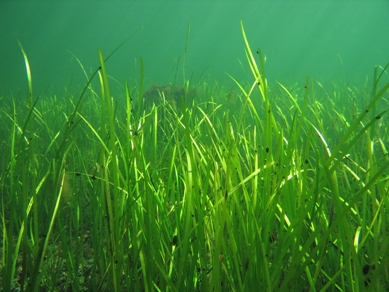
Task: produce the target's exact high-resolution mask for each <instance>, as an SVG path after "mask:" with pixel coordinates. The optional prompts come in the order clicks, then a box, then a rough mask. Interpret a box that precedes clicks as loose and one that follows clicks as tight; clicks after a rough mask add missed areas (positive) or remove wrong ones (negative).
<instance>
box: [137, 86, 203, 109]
mask: <svg viewBox="0 0 389 292" xmlns="http://www.w3.org/2000/svg"><path fill="white" fill-rule="evenodd" d="M196 97H197V90H196V89H194V88H190V87H186V86H183V87H178V86H174V85H157V84H153V85H152V86H151V87H150V88H149V89H148V90H146V91H145V92H144V93H143V98H144V102H145V105H151V104H153V103H154V104H156V105H159V104H162V102H163V101H164V99H165V100H166V101H167V102H168V103H169V104H170V105H172V107H174V108H175V107H176V106H180V105H181V101H182V100H183V101H185V103H186V105H188V102H191V101H192V100H193V99H195V98H196Z"/></svg>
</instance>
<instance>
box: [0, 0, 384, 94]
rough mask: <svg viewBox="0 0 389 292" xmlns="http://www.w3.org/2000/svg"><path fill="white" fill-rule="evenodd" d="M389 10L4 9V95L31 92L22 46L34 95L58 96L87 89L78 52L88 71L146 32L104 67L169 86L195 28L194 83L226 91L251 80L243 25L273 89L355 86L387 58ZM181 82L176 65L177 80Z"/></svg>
mask: <svg viewBox="0 0 389 292" xmlns="http://www.w3.org/2000/svg"><path fill="white" fill-rule="evenodd" d="M388 11H389V3H388V1H358V0H356V1H97V2H95V1H56V2H55V3H53V2H51V1H27V2H26V1H1V2H0V39H1V46H0V64H1V66H0V80H1V83H0V93H2V94H6V93H9V92H10V91H12V92H13V93H17V92H19V91H20V90H24V89H25V86H24V80H25V78H24V77H25V74H24V70H23V68H24V67H23V60H22V57H21V54H20V50H19V47H18V43H17V40H19V41H20V42H21V43H22V45H23V46H24V47H25V50H26V52H27V54H28V56H29V58H30V62H31V67H32V71H33V78H34V86H35V89H36V93H45V92H49V93H56V94H59V93H62V92H64V91H65V88H66V90H70V91H74V90H78V89H80V87H82V86H83V85H84V82H85V77H84V76H83V73H82V71H81V69H80V66H79V64H78V63H77V62H76V61H75V59H74V58H73V56H72V54H74V55H75V56H76V57H77V58H79V60H80V61H81V62H82V64H83V66H84V67H85V69H86V70H87V72H90V71H91V70H92V69H95V68H96V66H97V65H98V59H97V48H99V47H101V48H102V49H103V51H104V52H105V53H106V54H108V52H110V51H112V50H113V49H114V48H116V46H117V45H118V44H120V43H121V42H122V41H123V40H124V39H125V38H126V37H127V36H129V35H130V34H131V33H132V32H133V31H134V30H136V29H137V28H138V27H140V26H142V27H143V29H142V30H141V31H140V32H139V33H138V34H137V35H136V36H134V38H133V39H132V40H131V41H130V42H129V43H128V44H127V45H126V46H125V47H124V48H123V49H122V50H120V51H119V52H117V53H116V54H115V56H114V57H113V58H112V59H111V60H110V62H109V64H108V66H109V69H110V75H111V76H113V77H114V78H116V79H117V80H118V81H119V83H120V84H123V83H124V81H125V80H129V81H130V83H131V82H135V78H136V76H137V73H138V66H139V58H144V60H145V72H146V84H147V85H151V84H153V83H157V84H167V83H169V82H172V80H173V79H174V76H175V71H176V67H177V65H179V66H181V65H182V62H183V58H184V47H185V38H186V34H187V28H188V25H189V24H190V25H191V32H190V36H189V41H188V48H187V58H186V71H187V73H186V74H187V77H188V78H189V77H191V76H192V80H193V81H195V82H198V81H201V80H202V78H204V77H210V78H212V79H214V80H218V81H221V80H222V81H223V82H224V83H227V84H228V83H229V82H230V80H229V79H228V78H227V77H226V75H225V72H227V73H229V74H231V75H233V76H236V78H239V79H240V80H239V81H243V80H247V78H250V72H249V71H248V70H247V68H246V67H245V66H243V67H244V68H242V65H241V63H240V62H243V63H244V62H245V57H244V51H243V49H242V46H241V44H242V37H241V34H240V29H239V21H240V20H243V21H244V23H245V26H246V30H247V33H248V35H249V36H250V43H251V46H252V47H253V48H257V47H260V48H261V49H262V51H263V53H264V54H265V55H266V57H267V71H268V78H269V80H270V81H275V80H277V81H282V82H286V81H293V82H301V83H304V79H305V77H306V76H311V77H313V78H316V79H318V80H320V81H321V82H330V81H342V82H348V83H349V84H356V83H358V82H361V81H363V80H364V79H365V78H366V76H367V75H369V76H371V74H372V68H373V67H374V66H376V65H381V66H384V65H385V64H386V62H387V60H388V58H389V53H388V52H389V37H388V34H387V27H389V19H388V17H387V13H388ZM70 52H71V53H72V54H71V53H70ZM136 60H137V61H138V63H137V65H135V62H136ZM178 63H179V64H178ZM192 74H193V75H192ZM182 78H183V76H182V68H181V67H180V69H179V71H178V76H177V80H178V81H179V82H181V83H182V82H183V80H182ZM115 90H119V91H120V86H117V87H116V88H115Z"/></svg>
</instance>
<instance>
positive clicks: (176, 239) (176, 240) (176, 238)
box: [172, 235, 178, 246]
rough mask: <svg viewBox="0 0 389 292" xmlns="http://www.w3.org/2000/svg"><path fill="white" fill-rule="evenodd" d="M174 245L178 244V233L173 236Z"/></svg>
mask: <svg viewBox="0 0 389 292" xmlns="http://www.w3.org/2000/svg"><path fill="white" fill-rule="evenodd" d="M172 245H173V246H177V245H178V236H177V235H174V236H173V239H172Z"/></svg>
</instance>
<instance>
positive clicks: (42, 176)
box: [0, 24, 389, 291]
mask: <svg viewBox="0 0 389 292" xmlns="http://www.w3.org/2000/svg"><path fill="white" fill-rule="evenodd" d="M241 30H242V36H243V41H242V48H244V50H245V53H246V61H247V63H246V65H245V66H247V67H248V68H249V69H250V70H251V72H252V78H251V79H250V80H247V82H246V83H242V82H240V81H237V79H235V77H234V76H230V81H231V83H232V84H234V86H235V88H236V90H234V91H233V92H231V91H230V89H227V88H226V87H224V86H223V85H221V84H219V83H217V82H215V81H212V80H208V79H204V80H203V81H201V82H199V83H193V82H190V81H189V80H186V81H185V83H184V84H183V85H182V86H180V87H179V86H177V85H175V86H164V87H162V86H161V87H157V86H154V87H153V88H152V89H150V90H149V91H148V94H144V93H145V92H147V88H146V86H145V84H144V83H145V82H144V78H145V77H144V70H143V63H142V62H140V65H139V69H140V70H139V71H140V72H139V76H138V77H137V78H138V83H137V84H136V85H135V86H130V85H129V84H125V85H124V88H125V89H124V92H123V96H112V95H111V92H110V84H111V83H112V82H113V81H112V79H111V78H109V73H108V72H107V69H106V66H105V64H106V63H107V62H109V60H108V59H109V57H111V56H112V58H114V54H113V55H112V54H111V55H108V54H107V53H106V52H102V50H99V51H98V56H99V59H100V64H99V66H98V69H97V70H96V71H95V72H94V74H92V75H89V76H88V78H89V82H88V83H87V84H86V85H85V88H84V90H83V91H82V92H81V93H78V94H77V95H71V94H69V95H68V96H66V98H62V97H61V98H59V97H58V96H56V95H51V96H36V95H35V94H34V91H33V87H34V83H33V79H32V75H33V70H32V71H31V70H30V65H29V59H28V53H27V52H25V51H24V49H23V46H22V45H20V48H21V52H22V53H21V54H20V56H21V58H24V61H25V67H26V72H27V81H26V86H28V95H27V97H25V98H13V97H8V96H2V97H0V99H1V100H0V102H1V108H0V111H1V114H0V119H1V122H0V151H1V158H0V192H1V201H0V204H1V205H0V206H1V208H0V214H1V216H0V217H1V242H0V243H1V245H0V251H1V253H0V254H1V259H2V260H1V287H2V291H259V290H258V289H261V291H387V290H388V289H389V264H388V262H389V214H388V212H389V211H388V208H389V156H388V150H387V148H388V143H389V127H388V124H389V122H388V118H387V110H388V108H389V77H388V72H387V68H388V66H386V67H376V68H372V74H371V77H369V79H368V80H366V83H364V84H359V86H347V85H345V84H344V83H342V82H339V83H336V82H335V83H333V84H332V85H329V86H323V85H322V84H321V83H320V82H318V81H316V80H314V79H310V78H307V79H306V81H305V83H302V84H301V83H299V82H295V83H293V82H291V83H290V84H287V85H284V84H282V83H274V84H269V83H268V82H267V78H266V71H265V58H264V56H263V55H262V53H261V51H260V50H259V49H258V50H257V49H255V50H251V48H250V45H249V41H248V40H247V37H246V34H245V31H244V27H243V24H241ZM129 41H131V39H130V40H129ZM373 69H374V70H373ZM85 74H87V73H86V72H85ZM87 75H88V74H87ZM92 80H94V83H93V82H92ZM172 92H173V93H172ZM173 95H174V96H173ZM154 97H156V98H154Z"/></svg>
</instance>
